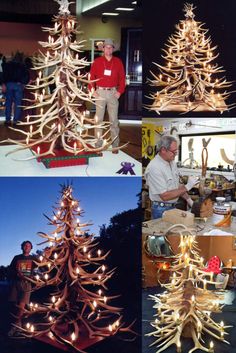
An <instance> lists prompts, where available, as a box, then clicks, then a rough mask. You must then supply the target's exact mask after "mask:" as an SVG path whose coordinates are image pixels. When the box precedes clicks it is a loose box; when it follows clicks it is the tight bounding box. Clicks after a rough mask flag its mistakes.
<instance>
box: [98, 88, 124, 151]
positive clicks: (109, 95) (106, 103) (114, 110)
mask: <svg viewBox="0 0 236 353" xmlns="http://www.w3.org/2000/svg"><path fill="white" fill-rule="evenodd" d="M96 92H97V94H98V95H99V97H101V99H99V100H97V104H96V116H97V119H98V120H97V121H98V123H101V122H102V121H103V119H104V115H105V109H106V107H107V111H108V116H109V121H110V124H111V125H110V129H111V139H112V140H114V139H115V140H114V141H113V143H112V147H118V146H119V131H120V129H119V121H118V107H119V100H118V99H117V98H116V97H115V96H114V94H115V93H116V88H112V89H111V90H104V89H101V88H98V89H97V91H96ZM103 133H104V130H103V129H95V136H96V137H98V136H100V137H101V136H102V134H103ZM98 145H102V140H100V141H99V142H98Z"/></svg>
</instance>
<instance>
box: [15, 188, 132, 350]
mask: <svg viewBox="0 0 236 353" xmlns="http://www.w3.org/2000/svg"><path fill="white" fill-rule="evenodd" d="M56 210H57V212H55V213H54V216H53V218H49V217H47V216H46V217H47V219H48V220H49V224H50V225H52V226H54V227H56V229H55V230H54V231H53V232H52V233H51V234H46V233H42V232H40V233H39V235H40V236H41V237H43V238H44V239H45V240H44V241H43V242H42V243H41V244H47V245H48V247H47V248H46V249H45V250H44V252H43V254H42V255H41V256H40V258H39V261H37V262H36V265H37V269H36V274H35V276H34V278H31V279H30V280H31V282H32V283H33V284H34V286H35V287H34V290H37V289H39V288H43V287H46V286H50V288H53V291H52V293H51V294H50V299H49V301H48V303H45V304H40V303H39V304H37V303H36V304H33V303H31V305H30V307H29V309H25V316H26V317H29V319H28V320H29V321H30V322H28V323H27V325H26V327H24V328H20V329H21V331H22V332H23V333H24V335H26V336H27V337H32V336H41V335H45V334H46V335H48V336H49V337H50V338H51V339H54V340H57V341H59V342H61V343H65V344H67V345H68V344H69V345H71V346H73V347H74V348H75V349H77V350H79V349H78V348H77V347H76V342H77V340H78V339H79V335H80V334H81V331H82V332H86V333H87V336H88V337H89V338H92V337H98V336H100V337H106V336H110V335H114V334H116V333H117V332H118V331H119V332H120V331H124V332H129V333H133V331H132V328H131V326H132V324H131V325H129V326H126V327H124V323H122V317H121V315H120V312H121V309H120V308H118V307H115V306H112V305H109V304H108V303H109V302H110V301H111V300H112V299H114V298H117V296H109V295H107V294H106V290H107V289H108V288H107V286H106V282H107V281H108V280H109V279H110V278H111V276H112V275H113V273H114V269H112V270H109V271H108V270H107V267H106V266H105V264H104V260H105V259H106V257H107V255H108V253H109V252H107V253H104V254H102V250H100V249H97V245H98V243H96V242H95V241H94V237H93V235H88V229H86V227H87V226H88V225H89V223H81V222H80V220H79V219H78V217H79V216H81V215H82V213H83V212H82V211H81V210H80V208H79V204H78V201H76V200H75V199H73V197H72V188H71V186H67V187H63V192H62V198H61V203H60V206H59V207H58V208H57V209H56ZM41 244H39V245H41ZM101 262H102V263H101ZM79 351H80V350H79Z"/></svg>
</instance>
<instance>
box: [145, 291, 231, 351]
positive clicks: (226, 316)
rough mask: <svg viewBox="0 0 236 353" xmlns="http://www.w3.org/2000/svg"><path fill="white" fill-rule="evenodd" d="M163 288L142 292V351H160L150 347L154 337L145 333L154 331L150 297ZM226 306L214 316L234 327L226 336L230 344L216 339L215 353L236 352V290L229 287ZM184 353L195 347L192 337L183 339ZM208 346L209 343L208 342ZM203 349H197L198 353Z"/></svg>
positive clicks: (170, 348) (172, 348)
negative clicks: (151, 322) (151, 323)
mask: <svg viewBox="0 0 236 353" xmlns="http://www.w3.org/2000/svg"><path fill="white" fill-rule="evenodd" d="M162 291H163V289H161V288H160V287H154V288H149V289H143V294H142V296H143V297H142V331H143V340H142V345H143V347H142V353H154V352H155V353H156V352H157V351H158V349H157V347H156V346H153V347H150V346H149V345H150V344H151V343H152V342H154V337H146V336H145V334H146V333H149V332H152V330H153V328H152V326H151V325H150V321H152V319H153V315H154V314H155V309H153V305H154V301H153V300H151V299H149V295H150V294H151V295H153V294H157V293H161V292H162ZM224 303H225V306H224V308H223V313H221V314H217V316H212V317H215V319H217V322H220V321H221V320H223V321H224V323H225V325H232V326H233V327H232V328H230V329H228V332H229V335H228V336H226V337H227V338H226V339H227V340H228V341H229V342H230V345H227V344H226V343H222V342H219V341H217V340H213V341H214V347H215V350H214V353H236V291H235V290H233V289H227V290H226V293H225V299H224ZM211 340H212V339H211V338H209V337H206V342H207V343H208V342H210V341H211ZM181 344H182V353H188V351H189V350H190V349H191V348H192V347H193V345H192V341H191V340H190V339H183V340H181ZM207 346H208V344H207ZM198 352H199V353H200V352H202V351H200V350H197V351H196V353H198ZM164 353H176V346H171V347H169V348H168V349H166V350H165V351H164Z"/></svg>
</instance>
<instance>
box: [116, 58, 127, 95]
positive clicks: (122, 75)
mask: <svg viewBox="0 0 236 353" xmlns="http://www.w3.org/2000/svg"><path fill="white" fill-rule="evenodd" d="M118 63H119V68H118V70H119V71H118V77H119V82H118V83H117V95H119V96H117V98H120V96H121V95H122V93H124V91H125V69H124V65H123V63H122V61H121V60H120V59H119V62H118Z"/></svg>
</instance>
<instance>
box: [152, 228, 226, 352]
mask: <svg viewBox="0 0 236 353" xmlns="http://www.w3.org/2000/svg"><path fill="white" fill-rule="evenodd" d="M175 227H176V230H175V233H179V234H180V235H181V237H180V244H179V247H180V250H181V252H180V254H179V255H178V256H177V260H176V263H174V265H173V266H172V267H171V268H170V271H171V273H172V275H171V276H170V282H169V283H168V284H162V286H163V287H164V288H165V289H166V290H167V293H166V292H164V293H163V294H158V295H154V296H151V298H152V299H153V300H154V301H155V303H156V304H155V305H154V308H156V309H157V315H156V316H158V319H155V321H153V322H152V323H151V325H152V326H153V327H154V329H155V330H154V331H153V332H151V333H149V334H147V336H154V337H155V338H156V340H155V341H154V342H153V343H152V345H157V346H158V348H159V349H158V350H157V353H160V352H162V351H164V350H165V349H167V348H168V347H169V346H171V345H173V344H175V345H176V348H177V352H181V338H182V337H191V338H192V339H193V342H194V347H193V348H192V349H191V350H190V351H189V353H192V352H194V351H195V350H198V349H201V350H202V351H205V352H214V349H213V346H214V345H213V342H210V345H209V347H206V345H205V344H204V343H205V342H204V334H208V335H210V336H211V337H214V338H216V339H218V340H220V341H222V342H225V343H229V342H228V341H226V340H225V339H224V336H225V335H226V334H227V332H225V329H226V328H228V327H230V326H224V323H223V322H221V323H220V324H219V323H217V322H215V321H214V320H213V319H212V318H211V317H210V314H211V313H213V312H214V313H220V312H221V309H222V306H220V305H219V302H218V301H219V300H220V299H221V300H222V299H223V293H215V292H214V291H213V290H208V289H207V285H208V284H214V285H215V284H219V283H218V282H216V281H215V280H214V279H213V273H209V272H205V271H204V266H203V259H202V258H200V256H199V253H198V250H199V249H198V248H197V243H196V241H195V239H194V236H193V235H192V230H188V228H186V227H185V226H183V225H177V226H173V227H171V228H172V229H173V228H175ZM178 228H179V229H178ZM183 234H184V235H183Z"/></svg>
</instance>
